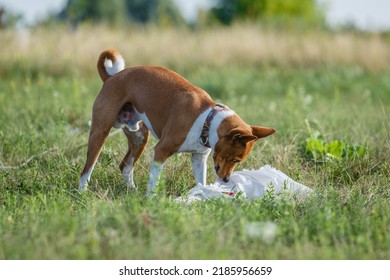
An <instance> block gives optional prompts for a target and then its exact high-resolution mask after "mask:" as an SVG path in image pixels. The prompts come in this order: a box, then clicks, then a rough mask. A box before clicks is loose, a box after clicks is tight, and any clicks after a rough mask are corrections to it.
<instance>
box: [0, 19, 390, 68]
mask: <svg viewBox="0 0 390 280" xmlns="http://www.w3.org/2000/svg"><path fill="white" fill-rule="evenodd" d="M0 36H1V38H3V40H2V41H3V43H2V44H1V45H0V50H1V51H0V70H2V69H1V68H5V69H6V67H7V65H10V64H12V63H15V62H17V61H19V62H21V63H33V64H34V65H35V66H36V67H39V68H41V66H42V67H45V66H49V67H50V68H51V69H58V67H59V66H64V65H67V66H68V67H70V68H71V69H82V70H85V71H90V70H93V71H95V69H91V68H92V67H91V61H93V62H95V60H96V59H97V57H98V55H99V53H100V52H101V51H102V50H103V49H106V48H111V47H115V48H117V49H118V50H120V52H122V53H123V55H124V57H125V59H126V62H127V64H128V65H141V64H155V65H163V66H167V67H171V68H180V69H189V70H190V69H193V68H196V67H198V66H199V65H202V66H215V67H221V66H225V65H240V66H256V65H263V64H265V65H269V64H273V65H279V66H296V65H305V66H311V65H326V66H328V65H329V66H334V65H339V64H355V65H359V66H361V67H363V68H365V69H368V70H381V69H385V68H389V67H390V47H389V46H390V44H389V40H388V39H386V38H384V37H382V36H380V35H377V34H360V35H359V34H355V33H326V32H321V33H317V32H314V31H312V32H305V33H298V32H290V33H288V32H282V31H268V30H263V29H261V28H260V27H258V26H254V25H251V26H241V25H240V26H234V27H232V28H229V29H227V28H218V29H211V30H204V31H197V32H191V31H188V30H172V29H171V30H161V29H157V28H153V27H150V28H145V29H140V28H135V27H129V28H128V29H126V30H115V31H113V30H110V29H108V28H106V27H102V26H99V27H82V28H79V29H78V30H76V31H71V30H70V29H67V28H65V27H62V28H56V29H52V30H47V29H41V30H34V31H30V32H27V31H26V32H19V33H15V32H11V31H1V33H0Z"/></svg>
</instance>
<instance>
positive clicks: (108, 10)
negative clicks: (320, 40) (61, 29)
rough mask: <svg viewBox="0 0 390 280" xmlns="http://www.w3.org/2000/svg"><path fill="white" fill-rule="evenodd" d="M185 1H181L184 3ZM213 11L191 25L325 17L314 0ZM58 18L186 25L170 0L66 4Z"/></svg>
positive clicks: (227, 1)
mask: <svg viewBox="0 0 390 280" xmlns="http://www.w3.org/2000/svg"><path fill="white" fill-rule="evenodd" d="M183 1H184V0H183ZM214 2H215V5H214V7H213V8H212V9H210V10H207V11H201V12H200V13H199V16H198V19H197V21H196V22H195V23H194V24H195V25H196V24H199V25H202V26H209V25H213V24H224V25H230V24H232V23H233V22H234V21H237V20H239V21H263V22H271V21H273V22H279V23H281V24H283V23H285V24H291V23H294V22H299V23H303V24H310V25H312V24H323V23H324V13H323V11H322V9H321V8H320V7H319V6H318V5H317V2H316V0H215V1H214ZM58 18H60V19H61V20H64V21H68V22H71V23H72V24H74V25H77V24H79V23H81V22H85V21H89V22H106V23H109V24H111V25H122V24H124V23H128V22H131V23H139V24H149V23H152V24H156V25H159V26H163V27H166V26H180V25H186V24H187V23H186V21H185V19H184V18H183V16H182V15H181V13H180V10H179V9H178V7H177V6H176V5H175V3H174V2H173V1H172V0H113V1H106V0H68V2H67V4H66V6H65V8H64V9H63V10H62V11H61V12H60V14H59V15H58Z"/></svg>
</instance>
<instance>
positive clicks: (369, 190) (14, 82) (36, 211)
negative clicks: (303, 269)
mask: <svg viewBox="0 0 390 280" xmlns="http://www.w3.org/2000/svg"><path fill="white" fill-rule="evenodd" d="M241 28H244V27H241ZM236 29H237V28H236ZM252 29H253V28H252ZM240 30H241V29H240ZM98 31H99V32H101V30H98ZM98 31H96V33H95V34H94V35H89V37H88V36H87V35H86V37H83V36H81V35H80V34H78V33H75V34H72V33H69V34H68V33H66V34H65V35H64V36H65V37H66V36H67V37H66V38H68V39H69V41H66V43H67V44H68V45H69V46H72V47H70V48H74V49H77V46H78V45H80V46H83V47H82V48H81V50H80V53H75V54H74V58H75V63H74V64H72V58H73V56H72V54H71V53H69V52H70V51H69V49H68V48H66V46H63V45H62V44H61V42H59V44H58V46H57V47H56V46H55V44H54V43H53V42H55V38H56V37H55V36H57V35H56V34H54V33H55V32H50V31H39V32H40V33H37V34H33V35H32V36H31V38H30V42H29V43H26V44H27V45H26V46H19V44H17V42H18V40H20V39H18V38H17V37H13V36H14V35H12V34H9V33H6V34H5V33H4V34H2V35H3V36H4V38H5V37H6V36H8V37H7V38H8V39H9V40H8V41H7V42H8V43H6V44H4V45H2V46H1V47H0V48H1V50H2V51H1V52H0V53H2V55H0V74H1V81H0V161H1V164H0V259H389V258H390V235H389V232H390V180H389V178H390V160H389V158H390V65H389V63H388V58H389V52H390V51H389V47H384V46H386V44H387V46H389V44H388V43H389V42H388V39H386V38H378V37H375V36H373V37H370V36H369V35H362V36H366V38H360V37H359V35H353V34H352V35H351V34H334V35H332V34H322V35H321V34H316V35H313V34H304V35H302V34H300V35H299V38H300V40H301V39H303V41H302V46H300V45H299V44H294V43H291V40H293V39H292V38H293V37H294V36H293V35H289V37H288V38H287V43H288V44H289V45H292V46H295V47H296V48H298V49H297V50H295V49H294V51H293V52H292V53H293V54H295V57H296V58H295V59H292V60H291V61H290V60H288V58H287V57H288V55H287V54H284V56H285V57H286V58H285V59H284V58H283V57H282V53H284V51H283V49H282V50H280V57H281V58H280V59H279V60H278V59H276V58H275V57H279V55H278V49H277V48H276V49H275V50H274V53H273V55H274V57H272V58H271V59H270V60H265V61H264V63H259V62H258V61H252V57H253V58H254V59H261V58H262V57H267V53H266V52H267V51H269V50H268V49H267V50H264V49H262V50H260V52H261V53H260V54H259V57H258V58H256V56H255V52H256V44H257V43H258V42H256V41H251V40H252V39H249V38H252V36H249V35H248V36H243V38H242V42H241V44H242V45H246V46H248V47H244V48H243V49H242V50H241V49H237V48H238V47H237V43H234V44H233V43H231V41H232V40H233V39H232V38H234V36H235V35H236V33H237V32H238V31H237V30H234V29H233V30H232V31H231V32H232V34H231V35H232V36H228V34H229V31H228V30H225V29H224V30H223V31H222V32H219V31H218V30H217V31H214V33H212V32H213V31H209V32H206V33H205V34H203V33H202V34H192V35H191V33H190V32H188V31H186V32H185V36H186V38H193V37H195V38H198V39H199V40H200V46H198V45H191V42H192V41H189V42H187V43H186V44H187V45H191V46H192V48H193V49H197V47H199V52H196V53H194V56H193V57H190V56H189V55H188V54H183V52H184V50H183V49H180V47H179V46H178V48H179V49H180V50H181V52H179V54H178V55H176V54H175V52H174V51H169V52H166V53H165V52H164V49H166V48H167V46H170V48H174V47H175V46H176V45H179V44H177V43H175V41H174V42H173V43H170V44H171V45H169V43H167V41H170V40H171V39H172V38H174V39H175V40H177V38H180V36H184V35H183V34H182V33H183V32H184V31H177V33H178V34H177V33H175V31H166V32H162V33H161V34H160V35H158V36H160V37H159V38H157V39H154V40H156V41H157V40H158V39H160V41H161V42H162V43H161V44H162V46H163V49H159V46H158V45H153V46H151V45H147V47H146V48H145V51H146V52H147V53H148V54H149V55H148V57H147V61H146V62H145V64H152V63H153V61H156V63H153V64H160V65H162V66H167V67H170V68H172V69H173V70H176V71H177V72H179V73H181V74H182V75H184V76H185V77H186V78H187V79H188V80H190V81H191V82H192V83H194V84H196V85H198V86H200V87H202V88H204V89H205V90H206V91H208V92H209V94H210V95H211V96H212V97H213V98H214V99H215V100H217V101H218V102H222V103H225V104H227V105H228V106H229V107H231V108H233V109H234V110H235V111H236V112H237V113H238V114H239V115H240V116H241V117H242V118H243V119H244V120H246V121H247V122H248V123H250V124H258V125H265V126H271V127H274V128H276V129H277V133H276V134H275V135H273V136H271V137H269V138H266V139H264V140H262V141H259V142H258V143H257V144H256V145H255V148H254V150H253V151H252V153H251V154H250V156H249V157H248V159H247V160H246V161H245V162H244V163H242V164H241V165H239V166H238V168H237V169H243V168H248V169H251V168H259V167H261V166H263V165H265V164H270V165H272V166H274V167H275V168H277V169H279V170H282V171H283V172H285V173H286V174H287V175H289V176H290V177H291V178H293V179H294V180H296V181H298V182H300V183H303V184H305V185H307V186H311V187H312V188H313V189H314V194H313V195H312V196H311V197H309V198H308V199H306V200H304V201H302V200H299V199H295V198H287V197H275V196H274V195H270V194H269V195H267V196H266V197H265V198H264V199H262V200H257V201H247V200H243V199H237V200H235V201H224V200H215V201H208V202H199V203H195V204H193V205H190V206H188V205H185V204H179V203H177V202H175V201H173V199H174V198H175V197H177V196H180V195H183V194H185V193H186V191H187V190H189V189H190V188H192V187H193V185H194V180H193V177H192V176H190V175H189V174H191V167H190V159H189V156H188V155H185V154H183V155H177V156H174V157H172V158H170V159H169V160H168V162H167V164H166V165H165V169H164V175H163V180H162V184H161V186H160V187H159V189H158V195H157V196H156V197H155V198H153V199H145V197H144V194H145V190H146V184H147V180H148V175H149V165H150V160H151V158H152V148H153V145H154V144H155V143H156V141H155V140H154V139H152V140H151V141H150V142H149V144H148V148H147V150H146V152H145V153H144V155H143V156H142V158H141V160H140V162H139V165H138V166H137V169H136V171H135V182H136V184H137V185H138V190H137V191H134V192H129V191H128V190H127V189H126V186H125V185H124V183H123V182H122V177H121V174H120V172H119V169H118V165H119V162H120V160H121V159H122V157H123V155H124V153H125V151H126V145H127V144H126V141H125V137H124V136H123V135H121V134H116V135H114V136H112V137H110V138H109V139H108V141H107V142H106V145H105V146H104V149H103V152H102V154H101V156H100V158H99V161H98V164H97V165H96V168H95V171H94V173H93V174H92V181H91V183H90V188H89V191H88V192H87V193H81V194H80V193H79V192H78V191H77V185H78V177H79V173H80V171H81V169H82V166H83V165H84V161H85V156H86V145H85V144H86V142H87V137H88V131H89V120H90V117H91V108H92V104H93V101H94V98H95V96H96V95H97V93H98V91H99V89H100V87H101V81H100V78H99V76H98V74H97V72H96V70H95V64H96V60H97V55H98V54H99V52H100V51H102V50H103V48H106V47H112V46H114V47H115V46H117V45H119V46H118V49H119V50H120V51H122V50H123V52H124V57H125V60H126V62H127V64H128V65H134V64H133V63H137V64H144V63H143V62H142V56H140V55H138V54H142V51H143V50H142V48H140V49H138V48H136V47H135V46H134V44H138V45H142V42H139V40H141V39H142V32H143V31H142V32H140V31H137V32H138V33H137V32H136V33H135V34H133V35H131V36H130V38H129V39H128V41H123V40H124V39H123V38H124V37H125V36H124V34H122V33H114V34H109V35H107V34H106V33H105V34H106V35H104V36H102V37H99V36H97V34H98ZM80 32H81V31H80ZM145 32H146V33H145V38H146V39H145V40H149V41H148V42H150V40H151V39H150V37H151V35H150V34H152V35H153V34H154V35H156V34H157V33H158V32H156V31H155V30H149V31H148V30H146V31H145ZM251 32H257V31H253V30H252V31H251ZM220 33H222V34H220ZM210 34H211V35H210ZM212 34H214V35H215V36H214V37H218V36H220V37H218V38H217V39H218V40H220V41H221V42H223V41H224V40H225V41H226V42H227V46H228V47H227V48H226V50H224V49H223V48H220V51H221V52H223V51H224V52H225V53H221V54H220V56H221V60H222V61H223V64H222V65H221V64H220V63H219V62H218V61H220V60H218V58H215V61H212V60H211V59H210V60H207V62H206V61H205V60H204V59H202V57H207V55H209V56H210V53H209V50H208V49H207V48H206V47H205V46H206V43H205V42H204V41H207V40H206V39H207V38H208V37H207V36H209V37H210V38H211V37H213V35H212ZM261 35H262V36H264V37H265V39H267V38H268V39H267V40H266V41H267V42H268V44H269V45H272V42H274V43H275V46H276V45H277V46H280V45H281V43H283V40H285V39H284V38H283V36H282V38H279V37H278V36H276V35H272V33H266V34H264V33H261ZM285 35H286V34H285ZM40 36H41V37H40ZM45 36H46V37H45ZM94 36H95V37H99V39H98V43H96V46H94V45H93V44H92V43H90V42H91V41H92V39H91V37H94ZM156 36H157V35H156ZM164 36H165V37H164ZM196 36H197V37H196ZM259 36H260V35H259ZM267 36H268V37H267ZM313 36H315V37H313ZM343 36H344V37H343ZM42 38H43V39H42ZM45 38H47V39H46V40H45ZM53 38H54V39H53ZM134 38H136V39H139V40H138V41H131V40H132V39H134ZM169 38H171V39H169ZM205 38H206V39H205ZM270 38H273V39H272V40H274V41H272V40H270ZM278 38H279V39H278ZM313 38H314V39H315V38H323V40H320V41H319V43H318V44H320V45H321V44H322V43H323V45H326V44H325V43H324V42H327V41H328V40H330V41H331V40H335V42H336V41H337V40H338V39H340V38H344V41H345V42H346V43H345V42H344V43H345V44H346V45H348V44H350V41H348V40H352V44H353V42H357V46H358V47H357V48H356V49H354V50H351V52H357V54H356V57H354V56H351V57H349V56H348V55H347V54H349V53H348V51H347V50H345V49H342V50H341V49H339V50H337V49H336V50H333V55H332V53H331V52H330V49H328V48H330V47H324V48H321V47H319V48H318V50H319V51H320V54H319V55H318V57H321V50H324V53H325V54H324V55H325V58H324V60H321V59H316V57H314V56H311V57H309V58H307V60H306V59H305V52H306V50H313V46H316V44H315V40H314V39H313ZM40 39H41V40H40ZM217 39H214V40H217ZM34 40H35V41H37V42H38V41H40V42H42V44H41V45H40V46H39V47H38V46H36V45H35V43H36V42H35V41H34ZM202 40H203V41H202ZM229 40H230V41H229ZM305 40H306V41H305ZM171 41H172V40H171ZM44 42H47V46H46V45H45V43H44ZM49 42H50V44H49ZM85 42H89V43H88V46H87V47H86V46H85V44H84V43H85ZM132 42H133V43H134V44H133V45H131V43H132ZM176 42H177V41H176ZM196 42H197V40H194V42H193V44H196ZM229 42H230V43H229ZM364 42H366V44H367V45H364V44H365V43H364ZM373 42H374V43H373ZM126 44H128V45H129V46H130V45H131V50H133V51H134V54H132V53H131V51H127V50H126ZM203 44H205V45H203ZM252 44H254V45H253V46H252ZM68 45H67V46H68ZM138 45H137V46H138ZM323 45H321V46H323ZM15 46H18V47H15ZM373 46H376V47H373ZM378 46H379V47H378ZM187 47H188V46H187ZM371 47H373V49H372V48H371ZM12 48H13V51H12ZM151 48H154V49H153V50H151ZM210 48H211V46H210ZM270 48H271V46H270ZM279 48H280V47H279ZM299 48H300V49H299ZM359 48H360V49H362V50H366V55H367V57H365V58H364V59H362V58H361V57H360V56H359V55H358V54H359ZM10 49H11V50H10ZM29 49H31V52H29V51H28V50H29ZM54 50H55V51H54ZM61 50H63V52H61ZM378 50H379V51H378ZM339 51H342V52H345V53H344V54H345V55H342V54H340V53H339ZM249 52H253V55H251V54H250V53H249ZM264 52H265V53H264ZM60 53H63V56H61V55H59V54H60ZM91 53H92V54H93V56H92V55H90V54H91ZM230 53H234V58H231V57H230V56H229V54H230ZM312 53H313V52H312ZM314 53H316V52H315V51H314ZM95 54H96V57H95ZM164 54H165V56H164ZM240 54H242V57H243V60H242V61H240V60H239V58H240ZM297 54H299V55H297ZM211 56H213V55H212V54H211ZM83 57H84V60H81V62H80V61H79V60H78V59H81V58H83ZM133 57H134V59H133ZM299 57H302V59H301V60H299V59H298V58H299ZM313 57H314V58H313ZM345 57H347V59H343V58H345ZM370 57H371V58H372V59H371V60H370ZM181 58H182V59H181ZM223 59H225V60H223ZM386 59H387V60H386ZM76 60H77V61H76ZM145 60H146V59H145ZM383 60H385V61H387V62H383ZM133 61H135V62H133ZM252 62H253V63H252ZM284 62H286V63H284ZM318 135H320V136H318ZM313 139H315V140H313ZM313 141H314V142H313ZM308 143H314V144H312V146H309V145H308ZM332 143H333V144H334V143H336V144H337V145H333V146H332ZM313 145H314V146H313ZM342 146H344V148H345V147H349V148H348V149H349V150H348V151H349V154H348V153H343V152H342V151H341V150H340V149H342ZM340 147H341V148H340ZM358 147H361V150H360V151H361V152H358V151H357V148H358ZM345 150H346V149H344V150H343V151H345ZM45 151H46V152H45ZM33 155H36V157H34V158H32V159H31V160H30V161H28V162H27V163H26V161H27V160H28V159H29V158H30V157H31V156H33ZM24 163H26V164H24ZM209 166H210V168H209V172H208V182H209V183H211V182H213V181H214V179H215V177H214V174H213V171H212V168H211V166H212V164H211V158H210V159H209ZM10 167H14V168H10ZM268 222H272V223H274V224H275V225H276V236H275V238H274V239H271V240H269V239H266V238H264V237H263V236H262V235H261V234H260V233H259V234H253V228H255V229H259V228H261V226H262V225H264V224H267V223H268Z"/></svg>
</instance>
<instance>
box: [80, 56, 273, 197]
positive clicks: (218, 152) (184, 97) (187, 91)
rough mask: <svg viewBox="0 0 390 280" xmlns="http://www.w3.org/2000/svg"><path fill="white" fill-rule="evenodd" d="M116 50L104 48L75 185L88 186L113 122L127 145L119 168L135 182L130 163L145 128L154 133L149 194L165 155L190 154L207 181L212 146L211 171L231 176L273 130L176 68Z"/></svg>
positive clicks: (196, 170)
mask: <svg viewBox="0 0 390 280" xmlns="http://www.w3.org/2000/svg"><path fill="white" fill-rule="evenodd" d="M124 64H125V63H124V60H123V58H122V56H121V55H120V54H119V53H118V52H117V51H116V50H106V51H104V52H103V53H102V54H101V55H100V57H99V60H98V63H97V68H98V72H99V75H100V77H101V78H102V80H103V82H104V84H103V87H102V89H101V91H100V93H99V95H98V96H97V98H96V100H95V103H94V105H93V110H92V125H91V130H90V134H89V141H88V153H87V162H86V164H85V166H84V169H83V171H82V172H81V177H80V184H79V189H80V190H84V189H86V187H87V185H88V182H89V180H90V177H91V173H92V170H93V168H94V165H95V163H96V160H97V158H98V156H99V154H100V151H101V149H102V146H103V143H104V141H105V139H106V137H107V136H108V134H109V132H110V129H111V128H112V127H116V128H120V127H122V129H123V131H124V133H125V135H126V136H127V139H128V146H129V147H128V151H127V154H126V155H125V157H124V158H123V160H122V162H121V164H120V170H121V171H122V174H123V177H124V179H125V181H126V182H127V184H128V186H130V187H134V181H133V168H134V166H135V163H136V162H137V160H138V159H139V157H140V156H141V154H142V152H143V151H144V149H145V146H146V143H147V141H148V138H149V132H151V133H152V135H153V136H154V137H156V138H157V139H158V143H157V145H156V146H155V147H154V158H153V162H152V165H151V169H150V177H149V183H148V188H147V195H148V196H149V195H150V194H151V193H152V192H153V190H154V189H155V187H156V186H157V184H158V181H159V177H160V173H161V170H162V168H163V165H164V163H165V161H166V160H167V159H168V158H169V157H170V156H172V155H173V154H176V153H181V152H188V153H191V154H192V168H193V173H194V176H195V181H196V183H201V184H206V172H207V167H206V160H207V157H208V155H209V154H210V152H211V151H213V160H214V167H215V172H216V174H217V175H218V177H219V178H221V179H222V180H224V181H228V180H229V176H230V174H231V173H232V172H233V170H234V168H235V166H236V165H237V163H239V162H241V161H243V160H244V159H245V158H246V157H247V155H248V153H249V152H250V150H251V149H252V146H253V144H254V142H255V141H256V140H258V139H260V138H263V137H266V136H269V135H271V134H273V133H274V132H275V130H274V129H273V128H267V127H262V126H250V125H248V124H246V123H245V122H244V121H243V120H242V119H241V118H240V117H239V116H238V115H237V114H236V113H235V112H234V111H232V110H231V109H229V108H228V107H226V106H224V105H220V104H217V103H216V102H214V101H213V100H212V99H211V97H210V96H209V95H208V94H207V93H206V92H205V91H204V90H202V89H201V88H198V87H196V86H194V85H192V84H191V83H189V82H188V81H187V80H185V79H184V78H183V77H181V76H180V75H178V74H177V73H175V72H173V71H170V70H168V69H165V68H162V67H156V66H139V67H130V68H126V69H124V68H125V66H124Z"/></svg>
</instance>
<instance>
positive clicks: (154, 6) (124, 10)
mask: <svg viewBox="0 0 390 280" xmlns="http://www.w3.org/2000/svg"><path fill="white" fill-rule="evenodd" d="M58 18H59V19H61V20H63V21H68V22H70V23H72V24H73V25H78V24H79V23H82V22H93V23H96V22H103V23H108V24H110V25H113V26H120V25H123V24H124V23H127V22H132V23H140V24H146V23H155V24H157V25H159V26H163V27H166V26H173V25H175V26H176V25H180V24H183V23H184V19H183V17H182V15H181V14H180V11H179V9H178V8H177V7H176V6H175V5H174V4H173V2H172V1H171V0H164V1H159V0H148V1H145V0H116V1H104V0H96V1H91V0H68V3H67V4H66V6H65V8H64V9H63V10H62V11H61V12H60V13H59V14H58Z"/></svg>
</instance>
